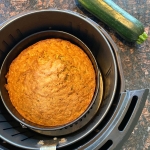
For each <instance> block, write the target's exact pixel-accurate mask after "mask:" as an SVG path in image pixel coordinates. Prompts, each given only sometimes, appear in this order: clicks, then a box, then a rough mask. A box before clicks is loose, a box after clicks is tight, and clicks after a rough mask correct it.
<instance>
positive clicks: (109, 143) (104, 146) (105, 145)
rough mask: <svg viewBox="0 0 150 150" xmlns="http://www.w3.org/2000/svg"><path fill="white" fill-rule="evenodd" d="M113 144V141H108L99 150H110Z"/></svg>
mask: <svg viewBox="0 0 150 150" xmlns="http://www.w3.org/2000/svg"><path fill="white" fill-rule="evenodd" d="M112 144H113V141H112V140H108V141H107V142H106V143H105V144H104V145H103V146H102V147H101V148H100V149H99V150H107V149H109V148H110V147H111V146H112Z"/></svg>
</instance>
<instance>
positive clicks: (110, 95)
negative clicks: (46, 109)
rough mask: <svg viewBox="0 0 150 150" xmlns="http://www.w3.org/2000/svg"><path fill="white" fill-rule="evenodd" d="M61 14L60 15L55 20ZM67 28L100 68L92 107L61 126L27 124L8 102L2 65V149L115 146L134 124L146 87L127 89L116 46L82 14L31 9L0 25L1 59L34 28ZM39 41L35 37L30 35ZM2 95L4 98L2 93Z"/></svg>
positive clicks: (68, 149) (34, 31)
mask: <svg viewBox="0 0 150 150" xmlns="http://www.w3.org/2000/svg"><path fill="white" fill-rule="evenodd" d="M60 18H61V19H60ZM48 31H58V32H59V31H63V32H66V33H69V34H71V35H73V36H75V37H77V38H78V39H79V40H81V41H82V42H83V43H85V45H86V46H87V47H88V48H89V49H90V50H91V52H92V54H93V55H94V57H95V59H96V62H97V64H98V68H99V71H100V74H99V79H100V81H99V82H100V88H99V91H98V96H97V98H96V100H95V101H94V103H93V104H92V106H91V108H90V109H89V110H88V111H87V112H86V113H85V114H84V115H83V116H82V117H80V119H78V120H76V121H75V122H74V123H73V124H71V125H70V124H69V125H67V126H64V127H62V128H55V129H44V128H40V127H35V126H34V125H33V124H32V125H31V124H30V125H28V123H27V122H26V121H24V120H23V119H20V118H19V117H18V116H17V115H16V113H15V110H14V109H13V108H12V107H9V105H7V102H8V97H7V96H5V95H7V91H6V90H5V89H4V87H3V86H2V85H4V83H5V78H4V73H3V70H5V71H6V69H7V67H6V66H7V64H6V66H5V65H4V66H3V69H1V74H0V75H1V79H0V83H1V87H0V91H1V99H2V100H1V101H0V138H1V139H2V140H3V141H5V142H6V143H7V144H4V145H5V148H4V147H3V144H2V145H1V146H0V148H2V149H7V148H8V149H16V150H17V149H30V150H33V149H34V150H56V149H61V150H74V149H77V150H106V149H109V150H114V149H116V150H118V149H120V147H121V146H122V144H123V143H124V141H125V140H126V139H127V138H128V137H129V135H130V133H131V132H132V130H133V129H134V127H135V125H136V123H137V121H138V119H139V117H140V114H141V112H142V109H143V107H144V104H145V101H146V98H147V95H148V92H149V90H148V89H139V90H134V91H126V89H125V86H124V77H123V70H122V66H121V62H120V57H119V54H118V49H117V46H116V45H115V43H114V42H113V40H112V39H111V37H110V36H109V35H108V34H107V32H106V31H105V30H104V29H103V28H102V27H100V26H99V25H98V24H96V23H95V22H93V21H92V20H90V19H89V18H88V17H85V16H83V15H81V14H78V13H75V12H72V11H64V10H53V9H50V10H40V11H31V12H28V13H24V14H21V15H18V16H15V17H13V18H11V19H10V20H8V21H6V22H4V23H3V24H2V25H1V26H0V35H2V36H0V64H1V67H2V64H3V63H4V60H5V58H6V57H7V55H8V53H9V52H10V51H11V50H13V48H14V47H15V46H16V45H17V44H18V43H20V42H21V41H23V40H24V39H26V38H28V37H30V36H32V35H36V34H37V33H39V32H48ZM35 39H36V40H38V38H37V37H35ZM4 97H5V98H6V99H5V98H4Z"/></svg>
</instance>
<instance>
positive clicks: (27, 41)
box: [0, 30, 99, 130]
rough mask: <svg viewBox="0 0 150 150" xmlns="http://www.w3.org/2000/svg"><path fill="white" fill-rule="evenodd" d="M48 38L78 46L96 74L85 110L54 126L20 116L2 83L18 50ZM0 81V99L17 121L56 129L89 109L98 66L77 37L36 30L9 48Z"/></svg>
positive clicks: (63, 33) (60, 32)
mask: <svg viewBox="0 0 150 150" xmlns="http://www.w3.org/2000/svg"><path fill="white" fill-rule="evenodd" d="M48 38H61V39H64V40H68V41H70V42H72V43H73V44H75V45H77V46H79V47H80V48H81V49H82V50H83V51H84V52H85V53H86V54H87V55H88V57H89V58H90V60H91V62H92V64H93V66H94V70H95V74H96V88H95V93H94V96H93V99H92V101H91V103H90V105H89V106H88V108H87V109H86V111H85V112H84V113H83V114H82V115H81V116H80V117H78V118H77V119H76V120H74V121H72V122H70V123H68V124H64V125H62V126H55V127H48V126H42V125H38V124H35V123H33V122H30V121H28V120H27V119H25V118H24V117H22V116H21V115H20V114H19V112H18V111H17V110H16V109H15V107H14V106H13V105H12V103H11V100H10V98H9V94H8V92H7V90H6V88H5V87H4V85H5V84H6V83H7V80H6V77H5V76H6V74H7V72H8V70H9V66H10V64H11V62H12V61H13V60H14V59H15V58H16V57H17V56H18V55H19V54H20V52H21V51H22V50H24V49H25V48H27V47H28V46H30V45H32V44H34V43H36V42H38V41H40V40H44V39H48ZM0 81H1V84H0V91H1V98H2V101H3V103H4V105H5V107H6V108H7V110H8V112H9V113H10V114H11V115H12V116H13V117H14V118H15V119H16V120H17V121H19V122H20V123H21V124H23V125H25V126H27V127H29V128H32V129H36V130H57V129H61V128H64V127H66V126H69V125H72V124H74V123H75V122H76V121H78V120H79V119H81V118H82V117H83V116H84V115H85V114H86V113H87V112H88V111H89V110H90V109H91V107H92V105H93V103H94V102H95V100H96V97H97V94H98V91H99V68H98V65H97V62H96V59H95V57H94V56H93V54H92V52H91V51H90V49H89V48H88V47H87V46H86V45H85V44H84V43H83V42H82V41H81V40H80V39H78V38H77V37H75V36H73V35H71V34H69V33H66V32H63V31H54V30H48V31H41V32H37V33H35V34H32V35H30V36H28V37H26V38H24V39H23V40H21V41H20V42H19V43H18V44H17V45H16V46H15V47H14V48H12V49H11V51H10V52H9V53H8V54H7V56H6V57H5V59H4V61H3V64H2V66H1V74H0ZM31 82H32V81H31ZM37 111H38V110H37Z"/></svg>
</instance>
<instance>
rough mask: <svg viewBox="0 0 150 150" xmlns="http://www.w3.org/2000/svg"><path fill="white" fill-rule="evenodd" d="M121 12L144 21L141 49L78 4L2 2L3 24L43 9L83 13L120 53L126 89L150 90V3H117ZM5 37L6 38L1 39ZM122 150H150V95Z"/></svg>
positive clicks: (0, 16) (122, 0) (70, 1)
mask: <svg viewBox="0 0 150 150" xmlns="http://www.w3.org/2000/svg"><path fill="white" fill-rule="evenodd" d="M113 1H114V2H115V3H116V4H118V5H119V6H120V7H121V8H123V9H124V10H126V11H127V12H129V13H130V14H131V15H133V16H134V17H136V18H137V19H138V20H140V21H141V22H142V23H143V24H144V27H145V31H146V32H147V33H148V34H149V38H148V39H147V41H146V42H145V43H144V44H142V45H141V46H137V45H134V44H130V43H127V42H126V41H124V40H122V39H121V38H120V37H119V36H118V35H117V34H116V33H115V32H114V31H113V30H112V29H110V28H108V27H107V26H106V25H105V24H104V23H102V22H101V21H100V20H98V19H96V18H95V17H94V16H92V15H91V14H89V13H88V12H87V11H85V10H84V9H83V8H81V7H80V6H77V5H76V2H75V1H74V0H0V24H2V23H3V22H5V21H6V20H8V19H9V18H11V17H12V16H15V15H17V14H20V13H22V12H27V11H31V10H41V9H49V8H56V9H65V10H72V11H75V12H79V13H82V14H84V15H86V16H88V17H89V18H91V19H93V20H94V21H95V22H97V23H98V24H99V25H101V26H102V27H103V28H104V29H105V30H106V31H107V32H108V33H109V35H110V36H111V37H112V39H113V40H114V41H115V43H116V45H117V46H118V49H119V54H120V57H121V63H122V67H123V73H124V77H125V89H127V90H137V89H145V88H149V87H150V0H113ZM0 36H2V35H0ZM122 150H150V94H149V95H148V98H147V100H146V103H145V107H144V109H143V111H142V114H141V116H140V118H139V121H138V123H137V125H136V126H135V128H134V130H133V132H132V133H131V135H130V137H129V139H128V140H127V141H126V142H125V143H124V145H123V147H122Z"/></svg>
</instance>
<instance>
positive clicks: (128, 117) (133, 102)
mask: <svg viewBox="0 0 150 150" xmlns="http://www.w3.org/2000/svg"><path fill="white" fill-rule="evenodd" d="M137 100H138V97H137V96H133V98H132V100H131V103H130V106H129V108H128V110H127V113H126V115H125V116H124V118H123V120H122V122H121V124H120V125H119V127H118V129H119V131H123V130H124V128H125V127H126V125H127V123H128V121H129V119H130V117H131V115H132V113H133V111H134V108H135V106H136V103H137Z"/></svg>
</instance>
